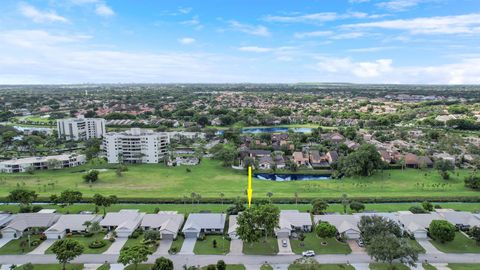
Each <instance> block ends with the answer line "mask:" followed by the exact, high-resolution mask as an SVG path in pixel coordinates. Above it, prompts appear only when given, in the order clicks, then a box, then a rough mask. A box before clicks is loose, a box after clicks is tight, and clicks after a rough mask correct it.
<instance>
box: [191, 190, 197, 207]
mask: <svg viewBox="0 0 480 270" xmlns="http://www.w3.org/2000/svg"><path fill="white" fill-rule="evenodd" d="M196 197H197V193H195V192H192V193H191V194H190V198H191V199H192V206H193V203H194V202H195V198H196Z"/></svg>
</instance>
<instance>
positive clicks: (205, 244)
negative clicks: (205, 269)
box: [193, 235, 230, 255]
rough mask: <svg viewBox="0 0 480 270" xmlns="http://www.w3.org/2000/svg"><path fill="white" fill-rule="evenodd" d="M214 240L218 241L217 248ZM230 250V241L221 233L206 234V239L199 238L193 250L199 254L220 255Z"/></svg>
mask: <svg viewBox="0 0 480 270" xmlns="http://www.w3.org/2000/svg"><path fill="white" fill-rule="evenodd" d="M213 240H215V241H216V242H217V246H216V247H215V248H214V247H213ZM229 251H230V242H229V241H228V240H225V237H223V236H221V235H206V236H205V239H204V240H202V241H200V240H197V242H196V243H195V248H194V249H193V252H194V253H195V254H197V255H210V254H211V255H218V254H226V253H228V252H229Z"/></svg>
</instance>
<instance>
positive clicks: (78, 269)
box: [15, 264, 83, 270]
mask: <svg viewBox="0 0 480 270" xmlns="http://www.w3.org/2000/svg"><path fill="white" fill-rule="evenodd" d="M66 268H67V270H82V269H83V264H67V267H66ZM33 269H34V270H62V265H59V264H34V265H33ZM15 270H23V267H22V266H19V267H16V268H15Z"/></svg>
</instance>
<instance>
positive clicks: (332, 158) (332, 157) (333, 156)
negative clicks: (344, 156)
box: [325, 151, 338, 164]
mask: <svg viewBox="0 0 480 270" xmlns="http://www.w3.org/2000/svg"><path fill="white" fill-rule="evenodd" d="M325 156H326V158H327V161H328V163H329V164H332V163H335V162H337V160H338V153H337V151H328V152H327V154H326V155H325Z"/></svg>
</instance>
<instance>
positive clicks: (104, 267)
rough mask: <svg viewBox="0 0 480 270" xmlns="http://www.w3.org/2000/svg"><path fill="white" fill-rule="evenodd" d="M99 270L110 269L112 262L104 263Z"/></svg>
mask: <svg viewBox="0 0 480 270" xmlns="http://www.w3.org/2000/svg"><path fill="white" fill-rule="evenodd" d="M97 270H110V264H103V265H102V266H100V267H98V268H97Z"/></svg>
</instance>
